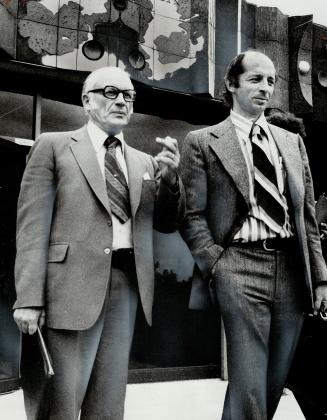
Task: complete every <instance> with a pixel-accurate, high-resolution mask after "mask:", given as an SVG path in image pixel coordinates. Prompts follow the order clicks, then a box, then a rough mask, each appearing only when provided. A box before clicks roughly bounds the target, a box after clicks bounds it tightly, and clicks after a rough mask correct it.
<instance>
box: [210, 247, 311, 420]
mask: <svg viewBox="0 0 327 420" xmlns="http://www.w3.org/2000/svg"><path fill="white" fill-rule="evenodd" d="M299 261H300V258H299V256H298V252H297V250H296V249H291V250H285V251H273V252H269V251H265V250H263V249H252V248H246V247H242V246H233V245H232V246H230V247H228V248H227V249H226V250H225V251H224V252H223V254H222V255H221V257H220V259H219V260H218V262H217V263H216V265H215V266H214V268H213V285H214V288H215V291H216V296H217V300H218V304H219V307H220V311H221V315H222V319H223V323H224V327H225V331H226V342H227V369H228V381H229V384H228V387H227V392H226V396H225V402H224V409H223V416H222V419H223V420H270V419H272V417H273V415H274V413H275V411H276V409H277V406H278V403H279V400H280V398H281V395H282V392H283V387H284V385H285V381H286V378H287V374H288V371H289V368H290V364H291V361H292V358H293V355H294V352H295V349H296V345H297V342H298V339H299V335H300V331H301V327H302V324H303V312H304V305H305V299H304V296H305V295H304V279H303V274H302V270H301V264H299Z"/></svg>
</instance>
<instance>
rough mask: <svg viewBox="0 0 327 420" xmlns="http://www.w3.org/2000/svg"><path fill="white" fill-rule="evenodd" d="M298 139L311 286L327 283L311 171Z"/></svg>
mask: <svg viewBox="0 0 327 420" xmlns="http://www.w3.org/2000/svg"><path fill="white" fill-rule="evenodd" d="M298 139H299V149H300V153H301V156H302V161H303V164H304V185H305V199H304V221H305V229H306V233H307V241H308V249H309V256H310V268H311V276H312V283H313V286H315V285H316V284H317V283H318V282H319V283H320V282H326V285H327V268H326V264H325V261H324V258H323V256H322V251H321V242H320V236H319V229H318V225H317V221H316V212H315V200H314V193H313V183H312V177H311V171H310V167H309V161H308V156H307V153H306V150H305V146H304V144H303V140H302V138H301V137H300V136H299V137H298Z"/></svg>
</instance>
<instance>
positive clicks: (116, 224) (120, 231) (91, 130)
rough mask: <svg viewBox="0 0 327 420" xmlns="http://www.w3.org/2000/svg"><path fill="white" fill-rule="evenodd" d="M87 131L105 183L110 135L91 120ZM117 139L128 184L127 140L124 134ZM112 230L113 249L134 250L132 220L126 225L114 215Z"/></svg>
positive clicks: (117, 149) (120, 158)
mask: <svg viewBox="0 0 327 420" xmlns="http://www.w3.org/2000/svg"><path fill="white" fill-rule="evenodd" d="M87 131H88V134H89V136H90V139H91V142H92V145H93V147H94V150H95V154H96V157H97V160H98V163H99V166H100V169H101V173H102V175H103V182H104V183H105V172H104V157H105V154H106V151H107V149H106V147H105V146H104V142H105V141H106V139H107V138H108V134H107V133H105V132H104V131H103V130H101V128H99V127H98V126H97V125H96V124H94V123H93V121H91V120H89V122H88V124H87ZM115 137H116V138H117V139H118V140H119V141H120V143H119V144H118V145H117V147H116V158H117V161H118V163H119V165H120V166H121V169H122V171H123V173H124V175H125V178H126V181H127V184H128V172H127V166H126V161H125V144H126V143H125V140H124V136H123V133H122V132H120V133H119V134H116V135H115ZM112 229H113V244H112V248H113V249H120V248H133V235H132V219H131V218H129V219H128V220H127V221H126V222H125V223H122V222H121V221H120V220H119V219H118V218H117V217H116V216H115V215H114V214H112Z"/></svg>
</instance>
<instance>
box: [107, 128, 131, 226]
mask: <svg viewBox="0 0 327 420" xmlns="http://www.w3.org/2000/svg"><path fill="white" fill-rule="evenodd" d="M118 143H119V140H118V139H116V137H113V136H110V137H108V138H107V140H106V141H105V142H104V145H105V147H106V148H107V151H106V154H105V158H104V168H105V180H106V186H107V192H108V197H109V202H110V207H111V211H112V212H113V214H114V215H115V216H116V217H117V218H118V219H119V220H120V221H121V222H122V223H125V222H126V221H127V220H128V219H129V218H130V217H131V206H130V201H129V191H128V185H127V181H126V178H125V175H124V172H123V171H122V169H121V167H120V165H119V163H118V161H117V158H116V146H117V144H118Z"/></svg>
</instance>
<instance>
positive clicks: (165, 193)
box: [152, 158, 185, 233]
mask: <svg viewBox="0 0 327 420" xmlns="http://www.w3.org/2000/svg"><path fill="white" fill-rule="evenodd" d="M152 163H153V166H154V172H155V179H156V184H157V191H156V199H155V203H154V215H153V227H154V229H156V230H158V231H159V232H162V233H172V232H175V231H176V230H178V229H179V227H180V226H181V224H182V222H183V219H184V215H185V191H184V186H183V183H182V180H181V178H180V177H179V175H178V189H177V190H176V191H173V190H171V189H170V188H169V186H168V185H167V184H166V183H165V182H164V181H163V180H162V178H161V173H160V169H159V165H158V163H157V162H156V161H155V159H153V158H152Z"/></svg>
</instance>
